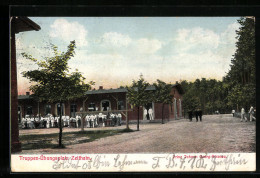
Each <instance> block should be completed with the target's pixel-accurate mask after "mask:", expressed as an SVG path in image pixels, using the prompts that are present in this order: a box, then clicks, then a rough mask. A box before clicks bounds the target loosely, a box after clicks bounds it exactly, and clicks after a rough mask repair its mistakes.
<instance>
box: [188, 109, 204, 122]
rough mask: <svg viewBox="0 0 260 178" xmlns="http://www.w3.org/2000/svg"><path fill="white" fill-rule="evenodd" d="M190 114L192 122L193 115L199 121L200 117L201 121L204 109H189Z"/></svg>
mask: <svg viewBox="0 0 260 178" xmlns="http://www.w3.org/2000/svg"><path fill="white" fill-rule="evenodd" d="M188 115H189V120H190V122H192V118H193V116H195V117H196V122H198V121H199V119H200V121H202V110H201V109H196V110H194V111H193V110H190V111H188Z"/></svg>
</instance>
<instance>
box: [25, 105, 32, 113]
mask: <svg viewBox="0 0 260 178" xmlns="http://www.w3.org/2000/svg"><path fill="white" fill-rule="evenodd" d="M26 115H32V106H27V108H26Z"/></svg>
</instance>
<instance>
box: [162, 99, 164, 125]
mask: <svg viewBox="0 0 260 178" xmlns="http://www.w3.org/2000/svg"><path fill="white" fill-rule="evenodd" d="M163 110H164V103H163V105H162V124H164V123H163Z"/></svg>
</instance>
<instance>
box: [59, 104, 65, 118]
mask: <svg viewBox="0 0 260 178" xmlns="http://www.w3.org/2000/svg"><path fill="white" fill-rule="evenodd" d="M61 106H62V107H60V104H59V103H58V104H57V115H58V116H60V114H61V115H62V116H63V115H64V110H63V107H64V105H63V104H61Z"/></svg>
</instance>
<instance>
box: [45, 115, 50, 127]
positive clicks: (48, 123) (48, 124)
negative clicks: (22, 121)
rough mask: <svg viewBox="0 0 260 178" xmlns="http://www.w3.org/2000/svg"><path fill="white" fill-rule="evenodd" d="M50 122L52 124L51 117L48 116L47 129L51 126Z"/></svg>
mask: <svg viewBox="0 0 260 178" xmlns="http://www.w3.org/2000/svg"><path fill="white" fill-rule="evenodd" d="M50 124H51V123H50V117H48V118H47V124H46V128H47V129H48V128H50Z"/></svg>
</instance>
